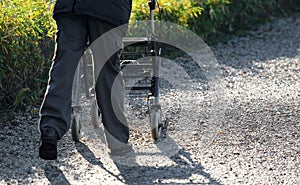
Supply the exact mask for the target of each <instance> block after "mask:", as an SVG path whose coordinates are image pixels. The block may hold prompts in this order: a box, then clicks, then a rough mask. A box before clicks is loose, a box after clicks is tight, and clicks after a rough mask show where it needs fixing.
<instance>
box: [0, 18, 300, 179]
mask: <svg viewBox="0 0 300 185" xmlns="http://www.w3.org/2000/svg"><path fill="white" fill-rule="evenodd" d="M299 30H300V14H294V15H291V16H289V17H286V18H276V19H274V20H273V21H272V22H271V23H267V24H264V25H262V26H260V27H259V28H257V29H255V30H252V31H249V32H247V33H245V35H244V36H240V37H235V38H233V39H231V40H230V41H229V42H228V43H221V44H219V45H217V46H214V47H212V48H210V49H211V50H212V52H213V54H214V56H215V57H216V59H217V61H218V62H219V64H220V65H219V67H220V69H222V74H224V77H223V78H222V79H217V80H218V81H217V82H218V83H217V84H219V85H220V86H217V87H219V88H222V89H218V91H214V89H213V88H211V87H210V83H209V82H207V79H205V78H204V76H203V75H197V74H202V73H203V71H201V70H200V69H199V71H198V72H197V70H195V65H194V64H190V63H189V62H187V61H191V58H188V57H181V58H177V59H176V60H175V62H170V61H169V60H163V70H162V75H163V76H164V77H165V78H164V79H163V82H162V86H163V90H162V92H161V95H162V96H161V103H162V107H163V115H165V116H167V117H169V119H170V124H169V128H168V135H167V137H166V138H164V139H162V140H161V141H159V142H153V141H152V140H151V135H150V132H149V123H148V116H147V101H146V98H145V97H140V98H136V99H133V98H129V99H128V100H127V104H126V105H128V106H127V114H128V120H129V122H130V124H131V136H130V141H131V142H132V143H133V147H134V150H135V154H129V155H127V156H125V157H119V158H113V159H112V158H111V157H109V155H108V154H107V148H106V146H105V144H104V143H105V140H104V137H103V130H102V128H101V127H100V128H97V129H94V128H93V126H92V124H91V116H90V115H89V111H90V110H89V102H88V101H84V100H83V103H82V104H83V107H84V109H83V111H84V114H83V123H84V125H83V128H82V132H83V138H82V139H81V142H80V143H75V142H73V141H72V138H71V134H70V132H68V133H67V134H66V136H65V137H63V138H62V140H61V141H60V142H59V146H58V149H59V159H58V160H56V161H50V162H49V161H43V160H41V159H39V158H38V145H39V133H38V126H37V121H38V118H37V116H36V115H35V114H16V115H15V116H14V117H13V118H12V119H11V121H9V122H4V121H0V128H1V129H0V141H1V142H0V184H132V185H134V184H137V185H140V184H251V185H253V184H300V178H299V174H300V170H299V168H298V167H299V166H300V146H299V145H300V144H299V143H300V34H299ZM178 66H181V67H182V68H183V69H184V70H185V72H187V73H190V74H192V75H190V74H187V75H186V76H185V75H183V74H184V71H181V72H180V71H178V70H180V69H179V68H178ZM176 74H180V75H177V76H176ZM170 75H171V76H170ZM213 95H216V96H213ZM216 97H217V98H216Z"/></svg>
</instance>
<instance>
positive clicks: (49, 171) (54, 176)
mask: <svg viewBox="0 0 300 185" xmlns="http://www.w3.org/2000/svg"><path fill="white" fill-rule="evenodd" d="M44 170H45V175H46V178H47V179H48V180H49V182H50V184H53V185H57V184H64V185H71V184H70V182H69V181H68V180H67V178H66V177H65V175H64V173H63V172H62V171H61V170H60V169H59V168H58V167H57V166H55V165H52V163H51V162H49V163H46V165H45V167H44Z"/></svg>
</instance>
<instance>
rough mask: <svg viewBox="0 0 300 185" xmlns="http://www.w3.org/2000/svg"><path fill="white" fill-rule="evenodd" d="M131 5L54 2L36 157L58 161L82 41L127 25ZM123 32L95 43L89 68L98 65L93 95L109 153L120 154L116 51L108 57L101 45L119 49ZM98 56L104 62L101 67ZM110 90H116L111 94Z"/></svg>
mask: <svg viewBox="0 0 300 185" xmlns="http://www.w3.org/2000/svg"><path fill="white" fill-rule="evenodd" d="M131 7H132V0H101V1H99V0H57V1H56V3H55V6H54V11H53V18H54V20H55V21H56V24H57V33H56V49H55V56H54V57H53V62H52V66H51V69H50V71H49V80H48V85H47V90H46V92H45V95H44V100H43V102H42V105H41V108H40V119H39V130H40V146H39V156H40V158H42V159H45V160H54V159H57V142H58V140H60V139H61V138H62V137H63V136H64V134H65V133H66V132H67V131H68V129H69V127H70V119H71V112H72V108H71V103H72V100H71V97H72V83H73V77H74V74H75V71H76V67H77V65H78V62H79V60H80V58H81V56H82V55H83V53H84V51H85V49H86V45H87V43H93V42H97V39H98V38H99V37H101V36H102V35H103V34H105V33H107V32H109V31H110V30H113V29H115V28H117V27H119V26H121V25H124V24H127V23H128V21H129V18H130V13H131ZM124 34H125V33H124V31H122V30H121V31H116V32H114V34H113V35H112V36H110V37H108V38H106V39H105V40H103V41H100V42H99V43H98V42H97V44H96V45H97V47H96V49H97V50H99V51H101V52H98V51H95V50H93V48H92V52H93V54H94V63H95V64H94V66H102V67H101V71H100V72H99V75H97V76H96V82H95V91H96V97H97V103H98V105H99V108H100V111H101V114H102V122H103V125H104V128H105V135H106V140H107V144H108V148H109V149H110V153H111V155H122V152H124V151H125V152H127V151H130V150H131V149H132V148H131V145H130V144H129V143H128V139H129V128H128V124H127V120H126V117H125V114H124V111H123V107H122V106H123V105H122V98H123V97H124V95H123V94H122V89H123V88H124V87H123V86H124V83H123V79H122V78H121V77H120V75H119V72H120V67H119V65H120V63H119V56H118V52H115V53H114V54H113V55H112V56H101V55H109V52H106V47H109V46H110V45H113V44H117V45H120V44H118V43H120V42H121V41H122V37H124V36H125V35H124ZM99 53H100V54H99ZM103 58H108V60H106V61H104V63H105V64H103ZM99 62H100V63H101V62H102V64H99ZM98 70H99V69H98ZM112 86H116V87H114V88H113V89H117V90H114V92H112ZM118 89H119V90H118Z"/></svg>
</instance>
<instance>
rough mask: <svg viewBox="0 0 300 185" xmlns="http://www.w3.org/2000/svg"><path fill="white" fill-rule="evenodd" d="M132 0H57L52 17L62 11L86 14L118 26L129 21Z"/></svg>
mask: <svg viewBox="0 0 300 185" xmlns="http://www.w3.org/2000/svg"><path fill="white" fill-rule="evenodd" d="M131 4H132V0H57V1H56V4H55V7H54V12H53V13H54V17H55V16H57V15H59V14H62V13H75V14H78V15H87V16H91V17H94V18H97V19H100V20H103V21H107V22H109V23H111V24H113V25H116V26H119V25H122V24H126V23H128V21H129V17H130V13H131Z"/></svg>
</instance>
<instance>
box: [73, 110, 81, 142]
mask: <svg viewBox="0 0 300 185" xmlns="http://www.w3.org/2000/svg"><path fill="white" fill-rule="evenodd" d="M80 129H81V115H80V114H78V113H77V114H75V115H74V113H73V114H72V116H71V131H72V139H73V140H74V141H77V142H79V140H80V138H81V133H80Z"/></svg>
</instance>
